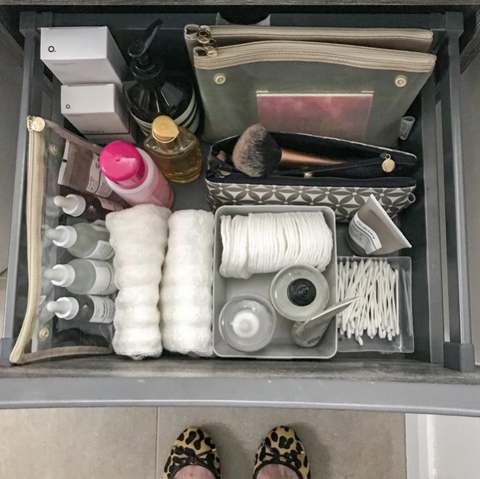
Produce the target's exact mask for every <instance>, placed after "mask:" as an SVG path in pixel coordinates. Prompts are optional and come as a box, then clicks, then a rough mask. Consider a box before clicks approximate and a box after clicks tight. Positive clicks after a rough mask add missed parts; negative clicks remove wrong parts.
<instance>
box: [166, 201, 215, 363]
mask: <svg viewBox="0 0 480 479" xmlns="http://www.w3.org/2000/svg"><path fill="white" fill-rule="evenodd" d="M213 224H214V219H213V214H212V213H208V212H206V211H201V210H183V211H178V212H176V213H173V215H172V216H171V217H170V220H169V222H168V227H169V237H168V251H167V255H166V258H165V265H164V268H163V279H162V284H161V288H160V310H161V313H162V320H161V323H160V328H161V331H162V342H163V347H164V348H165V349H168V350H169V351H172V352H177V353H182V354H195V355H198V356H211V355H212V353H213V344H212V338H213V336H212V317H213V313H212V301H213V298H212V283H213Z"/></svg>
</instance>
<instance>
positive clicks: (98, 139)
mask: <svg viewBox="0 0 480 479" xmlns="http://www.w3.org/2000/svg"><path fill="white" fill-rule="evenodd" d="M137 135H138V127H137V123H136V121H135V120H134V119H133V117H132V116H130V131H128V132H127V133H110V134H99V135H85V138H86V139H87V140H90V141H91V142H92V143H96V144H97V145H108V144H109V143H111V142H112V141H128V143H136V142H137Z"/></svg>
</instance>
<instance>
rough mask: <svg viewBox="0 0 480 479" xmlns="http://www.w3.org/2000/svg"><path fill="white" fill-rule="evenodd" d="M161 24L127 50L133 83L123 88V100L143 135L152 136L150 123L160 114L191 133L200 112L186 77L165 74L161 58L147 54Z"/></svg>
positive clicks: (151, 28)
mask: <svg viewBox="0 0 480 479" xmlns="http://www.w3.org/2000/svg"><path fill="white" fill-rule="evenodd" d="M162 23H163V22H162V21H161V20H157V21H156V22H154V23H152V24H151V25H150V26H149V27H148V28H147V30H145V32H144V34H143V35H142V37H141V38H140V39H139V40H138V41H137V42H135V43H133V44H132V45H131V46H130V48H129V49H128V54H129V56H130V58H131V62H130V69H131V71H132V75H133V78H134V80H133V81H130V82H126V83H124V85H123V92H124V95H125V99H126V101H127V105H128V109H129V110H130V113H131V114H132V116H133V117H134V118H135V120H136V122H137V123H138V125H139V126H140V128H141V130H142V131H143V133H144V134H145V136H148V135H149V134H150V133H151V130H152V122H153V120H155V118H157V116H159V115H167V116H169V117H170V118H172V119H173V120H174V121H175V122H176V123H177V124H178V125H179V126H182V127H184V128H188V129H189V130H190V131H192V132H193V133H194V132H195V131H196V130H197V128H198V123H199V111H198V107H197V102H196V98H195V91H194V89H193V84H192V82H191V81H190V79H189V78H188V77H184V76H181V77H180V76H177V75H174V74H172V73H169V72H167V71H166V70H165V68H164V67H163V65H162V64H161V61H160V59H159V58H155V59H153V58H152V57H151V54H150V52H149V47H150V46H151V44H152V42H153V39H154V38H155V35H156V34H157V32H158V30H159V28H160V26H161V25H162Z"/></svg>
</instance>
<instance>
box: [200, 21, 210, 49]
mask: <svg viewBox="0 0 480 479" xmlns="http://www.w3.org/2000/svg"><path fill="white" fill-rule="evenodd" d="M211 38H212V32H211V31H210V27H209V26H208V25H200V28H199V29H198V32H197V40H198V43H201V44H202V45H204V44H205V43H209V42H210V39H211Z"/></svg>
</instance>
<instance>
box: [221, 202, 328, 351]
mask: <svg viewBox="0 0 480 479" xmlns="http://www.w3.org/2000/svg"><path fill="white" fill-rule="evenodd" d="M294 211H309V212H311V211H322V212H323V214H324V215H325V221H326V222H327V225H328V227H329V228H330V229H331V230H332V232H333V245H334V246H333V252H332V260H331V262H330V264H329V265H328V266H327V268H326V269H325V271H324V272H323V275H324V276H325V278H326V280H327V282H328V284H329V286H330V299H329V302H328V306H331V305H333V304H335V303H336V302H337V289H336V283H337V248H336V244H337V242H336V224H335V214H334V212H333V211H332V210H331V209H330V208H326V207H323V206H307V207H302V206H222V207H220V208H218V210H217V211H216V213H215V243H214V244H215V252H214V264H215V272H214V282H213V322H214V327H213V340H214V351H215V353H216V354H217V355H218V356H220V357H224V358H257V359H295V358H299V359H329V358H331V357H333V356H334V355H335V354H336V352H337V332H336V325H335V321H332V323H331V324H330V326H329V328H328V329H327V332H326V333H325V336H324V337H323V338H322V340H321V341H320V342H319V343H318V344H317V345H316V346H315V347H313V348H301V347H299V346H297V345H296V344H295V343H294V342H293V340H292V339H291V335H290V331H291V329H292V326H293V325H294V321H291V320H289V319H286V318H285V317H283V316H282V315H280V314H279V313H278V312H277V326H276V329H275V334H274V336H273V339H272V341H271V343H270V344H269V345H268V346H266V347H265V348H264V349H261V350H260V351H255V352H251V353H247V352H241V351H237V350H236V349H234V348H232V347H231V346H229V345H228V344H227V343H226V342H225V341H224V340H223V338H222V336H221V334H220V329H219V316H220V312H221V310H222V308H223V306H225V304H226V303H227V302H228V301H230V300H231V299H232V298H234V297H236V296H240V295H244V294H256V295H261V296H263V297H265V298H266V299H268V300H269V301H270V284H271V282H272V279H273V277H274V276H275V274H276V273H271V274H255V275H253V276H252V277H251V278H249V279H235V278H224V277H223V276H222V275H221V274H220V273H219V269H220V264H221V261H222V237H221V230H220V221H221V217H222V216H227V215H230V216H235V215H244V216H246V215H248V214H249V213H284V212H294Z"/></svg>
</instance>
